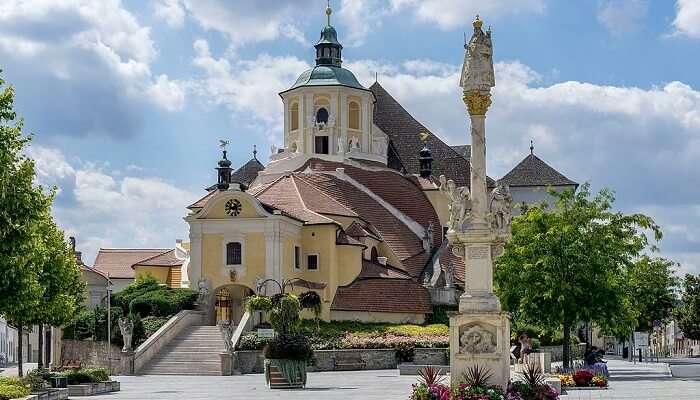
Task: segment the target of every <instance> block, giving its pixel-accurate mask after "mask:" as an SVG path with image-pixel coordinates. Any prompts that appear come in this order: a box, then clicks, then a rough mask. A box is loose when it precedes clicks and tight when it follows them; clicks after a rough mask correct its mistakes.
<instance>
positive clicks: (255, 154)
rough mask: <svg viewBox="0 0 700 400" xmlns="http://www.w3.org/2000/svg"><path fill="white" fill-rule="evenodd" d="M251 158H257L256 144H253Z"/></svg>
mask: <svg viewBox="0 0 700 400" xmlns="http://www.w3.org/2000/svg"><path fill="white" fill-rule="evenodd" d="M253 158H254V159H256V160H257V159H258V146H256V145H253Z"/></svg>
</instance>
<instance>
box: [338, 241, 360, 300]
mask: <svg viewBox="0 0 700 400" xmlns="http://www.w3.org/2000/svg"><path fill="white" fill-rule="evenodd" d="M337 264H338V280H337V284H338V286H345V285H347V284H349V283H350V282H352V281H353V280H355V278H357V275H359V274H360V271H361V269H362V247H360V246H338V261H337ZM336 289H337V287H336V288H333V291H332V292H333V295H335V290H336Z"/></svg>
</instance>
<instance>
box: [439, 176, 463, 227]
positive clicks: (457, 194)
mask: <svg viewBox="0 0 700 400" xmlns="http://www.w3.org/2000/svg"><path fill="white" fill-rule="evenodd" d="M440 193H442V194H444V195H445V196H447V201H448V202H449V203H448V205H447V208H448V209H449V211H450V220H449V222H448V223H447V225H448V228H449V230H450V231H452V232H455V231H457V230H458V229H460V228H461V227H462V224H464V221H466V219H467V217H469V213H468V212H467V211H468V204H467V203H468V202H469V189H468V188H467V187H465V186H462V187H457V185H456V184H455V182H454V181H453V180H452V179H450V180H448V179H447V178H445V175H440Z"/></svg>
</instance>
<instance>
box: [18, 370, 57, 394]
mask: <svg viewBox="0 0 700 400" xmlns="http://www.w3.org/2000/svg"><path fill="white" fill-rule="evenodd" d="M52 376H53V374H52V373H51V371H49V370H48V369H46V368H37V369H34V370H31V371H29V372H28V373H27V374H26V375H25V376H24V378H22V382H23V383H24V384H25V385H29V387H30V389H31V391H32V392H40V391H42V390H44V389H46V387H47V386H48V382H47V381H48V380H49V379H51V377H52Z"/></svg>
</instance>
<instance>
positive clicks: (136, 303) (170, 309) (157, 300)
mask: <svg viewBox="0 0 700 400" xmlns="http://www.w3.org/2000/svg"><path fill="white" fill-rule="evenodd" d="M176 309H177V306H176V304H174V303H173V301H172V299H171V298H169V296H168V294H167V292H165V291H163V290H154V291H152V292H148V293H144V294H143V295H141V296H139V297H137V298H135V299H133V300H131V303H129V311H130V312H131V313H133V314H136V315H138V316H140V317H141V318H143V317H148V316H156V317H167V316H170V315H173V314H175V313H176V311H175V310H176Z"/></svg>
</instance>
